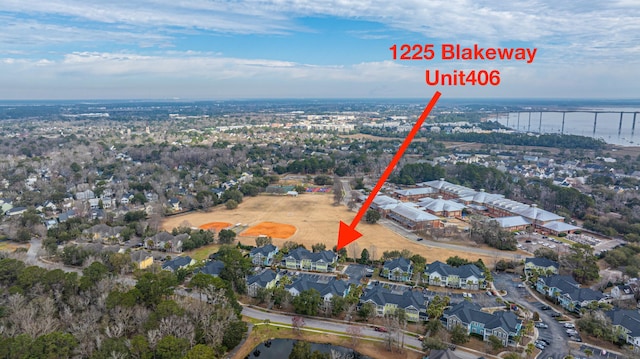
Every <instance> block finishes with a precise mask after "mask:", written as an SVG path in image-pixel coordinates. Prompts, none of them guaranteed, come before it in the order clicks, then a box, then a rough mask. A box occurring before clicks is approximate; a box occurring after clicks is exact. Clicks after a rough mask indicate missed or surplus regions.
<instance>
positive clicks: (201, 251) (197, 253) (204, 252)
mask: <svg viewBox="0 0 640 359" xmlns="http://www.w3.org/2000/svg"><path fill="white" fill-rule="evenodd" d="M218 249H220V244H207V245H206V246H203V247H200V248H197V249H194V250H192V251H189V252H184V254H185V255H187V256H189V257H191V258H193V259H195V260H199V261H201V260H205V259H207V258H209V254H211V253H215V252H217V251H218Z"/></svg>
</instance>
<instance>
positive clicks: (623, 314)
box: [604, 309, 640, 337]
mask: <svg viewBox="0 0 640 359" xmlns="http://www.w3.org/2000/svg"><path fill="white" fill-rule="evenodd" d="M604 314H605V315H606V316H608V317H609V318H611V323H612V324H613V325H619V326H621V327H624V328H625V329H627V330H628V331H629V332H630V333H629V335H631V336H632V337H640V312H638V310H635V309H634V310H628V309H613V310H609V311H607V312H605V313H604Z"/></svg>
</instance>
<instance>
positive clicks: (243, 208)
mask: <svg viewBox="0 0 640 359" xmlns="http://www.w3.org/2000/svg"><path fill="white" fill-rule="evenodd" d="M332 201H333V196H332V195H330V194H322V193H305V194H302V195H300V196H298V197H286V196H271V195H261V196H258V197H250V198H245V200H244V201H243V202H242V203H241V204H240V206H239V207H238V208H237V209H235V210H227V209H226V208H224V206H218V207H216V208H214V209H212V210H211V212H191V213H187V214H184V215H180V216H174V217H170V218H168V219H166V220H165V221H164V222H163V224H162V227H163V228H164V229H167V230H171V229H173V228H174V227H177V226H180V225H181V224H183V223H184V222H185V221H187V222H188V223H189V225H191V226H200V225H202V224H205V223H209V222H213V221H217V222H229V223H238V224H242V225H243V226H249V227H250V226H254V225H257V224H259V223H260V222H277V223H283V224H290V225H293V226H295V227H296V228H297V232H296V233H295V234H294V235H293V236H291V237H290V238H289V239H287V240H291V241H295V242H298V243H302V244H304V245H305V247H306V248H309V249H310V248H311V246H312V245H313V244H315V243H318V242H322V243H324V244H325V245H326V246H327V248H333V246H335V245H336V242H337V240H338V224H339V223H340V222H339V221H341V220H342V221H345V222H346V223H350V222H351V220H352V219H353V217H354V216H355V212H350V211H348V209H347V208H346V207H344V206H333V204H332ZM357 229H358V231H360V232H361V233H362V234H363V236H362V237H361V238H360V239H358V240H357V241H356V242H354V244H355V246H357V248H356V251H357V256H359V255H360V251H362V249H364V248H367V249H368V250H369V253H370V254H373V253H372V252H375V254H376V255H375V257H376V258H379V257H380V256H381V255H382V253H383V252H384V251H391V250H402V249H405V248H406V249H408V250H410V251H411V252H413V253H418V254H421V255H422V256H424V257H426V258H427V260H428V261H434V260H446V259H447V258H449V257H451V256H455V255H458V256H460V257H462V258H467V259H470V260H474V261H475V260H477V259H478V258H482V260H483V261H484V262H485V263H493V262H494V259H495V258H496V257H495V256H491V257H489V256H485V255H479V254H476V253H473V249H471V251H469V252H466V251H458V250H451V249H444V248H436V247H428V246H425V245H422V244H417V243H416V242H411V241H409V240H408V239H406V238H404V237H401V236H400V235H398V234H396V233H394V232H392V231H390V230H388V229H387V228H385V227H383V226H382V225H379V224H374V225H370V224H366V223H364V221H362V222H361V223H360V224H359V225H358V227H357ZM239 240H240V241H241V242H242V243H243V244H249V245H255V237H239ZM287 240H285V239H278V238H273V243H274V244H275V245H277V246H281V245H282V244H283V243H284V242H285V241H287ZM351 246H353V245H351ZM351 246H349V247H347V249H348V250H349V256H353V252H352V248H350V247H351ZM374 247H375V250H372V248H374ZM506 257H507V258H511V257H512V254H511V253H507V255H506Z"/></svg>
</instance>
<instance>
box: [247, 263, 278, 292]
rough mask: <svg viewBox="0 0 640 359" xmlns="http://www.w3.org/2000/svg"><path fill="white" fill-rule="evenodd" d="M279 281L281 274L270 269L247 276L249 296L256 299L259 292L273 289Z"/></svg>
mask: <svg viewBox="0 0 640 359" xmlns="http://www.w3.org/2000/svg"><path fill="white" fill-rule="evenodd" d="M279 279H280V274H278V273H276V272H274V271H273V270H271V269H269V268H266V269H264V270H262V271H261V272H260V273H257V274H253V275H250V276H247V294H248V295H249V296H251V297H255V296H257V295H258V290H260V289H271V288H273V287H274V286H275V285H276V283H277V282H278V280H279Z"/></svg>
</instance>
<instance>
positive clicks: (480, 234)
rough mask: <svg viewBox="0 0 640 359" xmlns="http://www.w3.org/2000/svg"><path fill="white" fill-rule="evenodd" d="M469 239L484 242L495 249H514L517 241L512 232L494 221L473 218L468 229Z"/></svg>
mask: <svg viewBox="0 0 640 359" xmlns="http://www.w3.org/2000/svg"><path fill="white" fill-rule="evenodd" d="M470 235H471V239H472V240H474V241H476V242H479V243H485V244H487V245H488V246H490V247H494V248H497V249H502V250H508V251H515V250H516V249H517V247H516V246H517V245H518V241H517V240H516V238H515V237H514V235H513V233H511V232H509V231H507V230H504V229H502V228H501V227H500V225H499V224H498V222H496V221H482V220H477V219H473V220H472V221H471V230H470Z"/></svg>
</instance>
